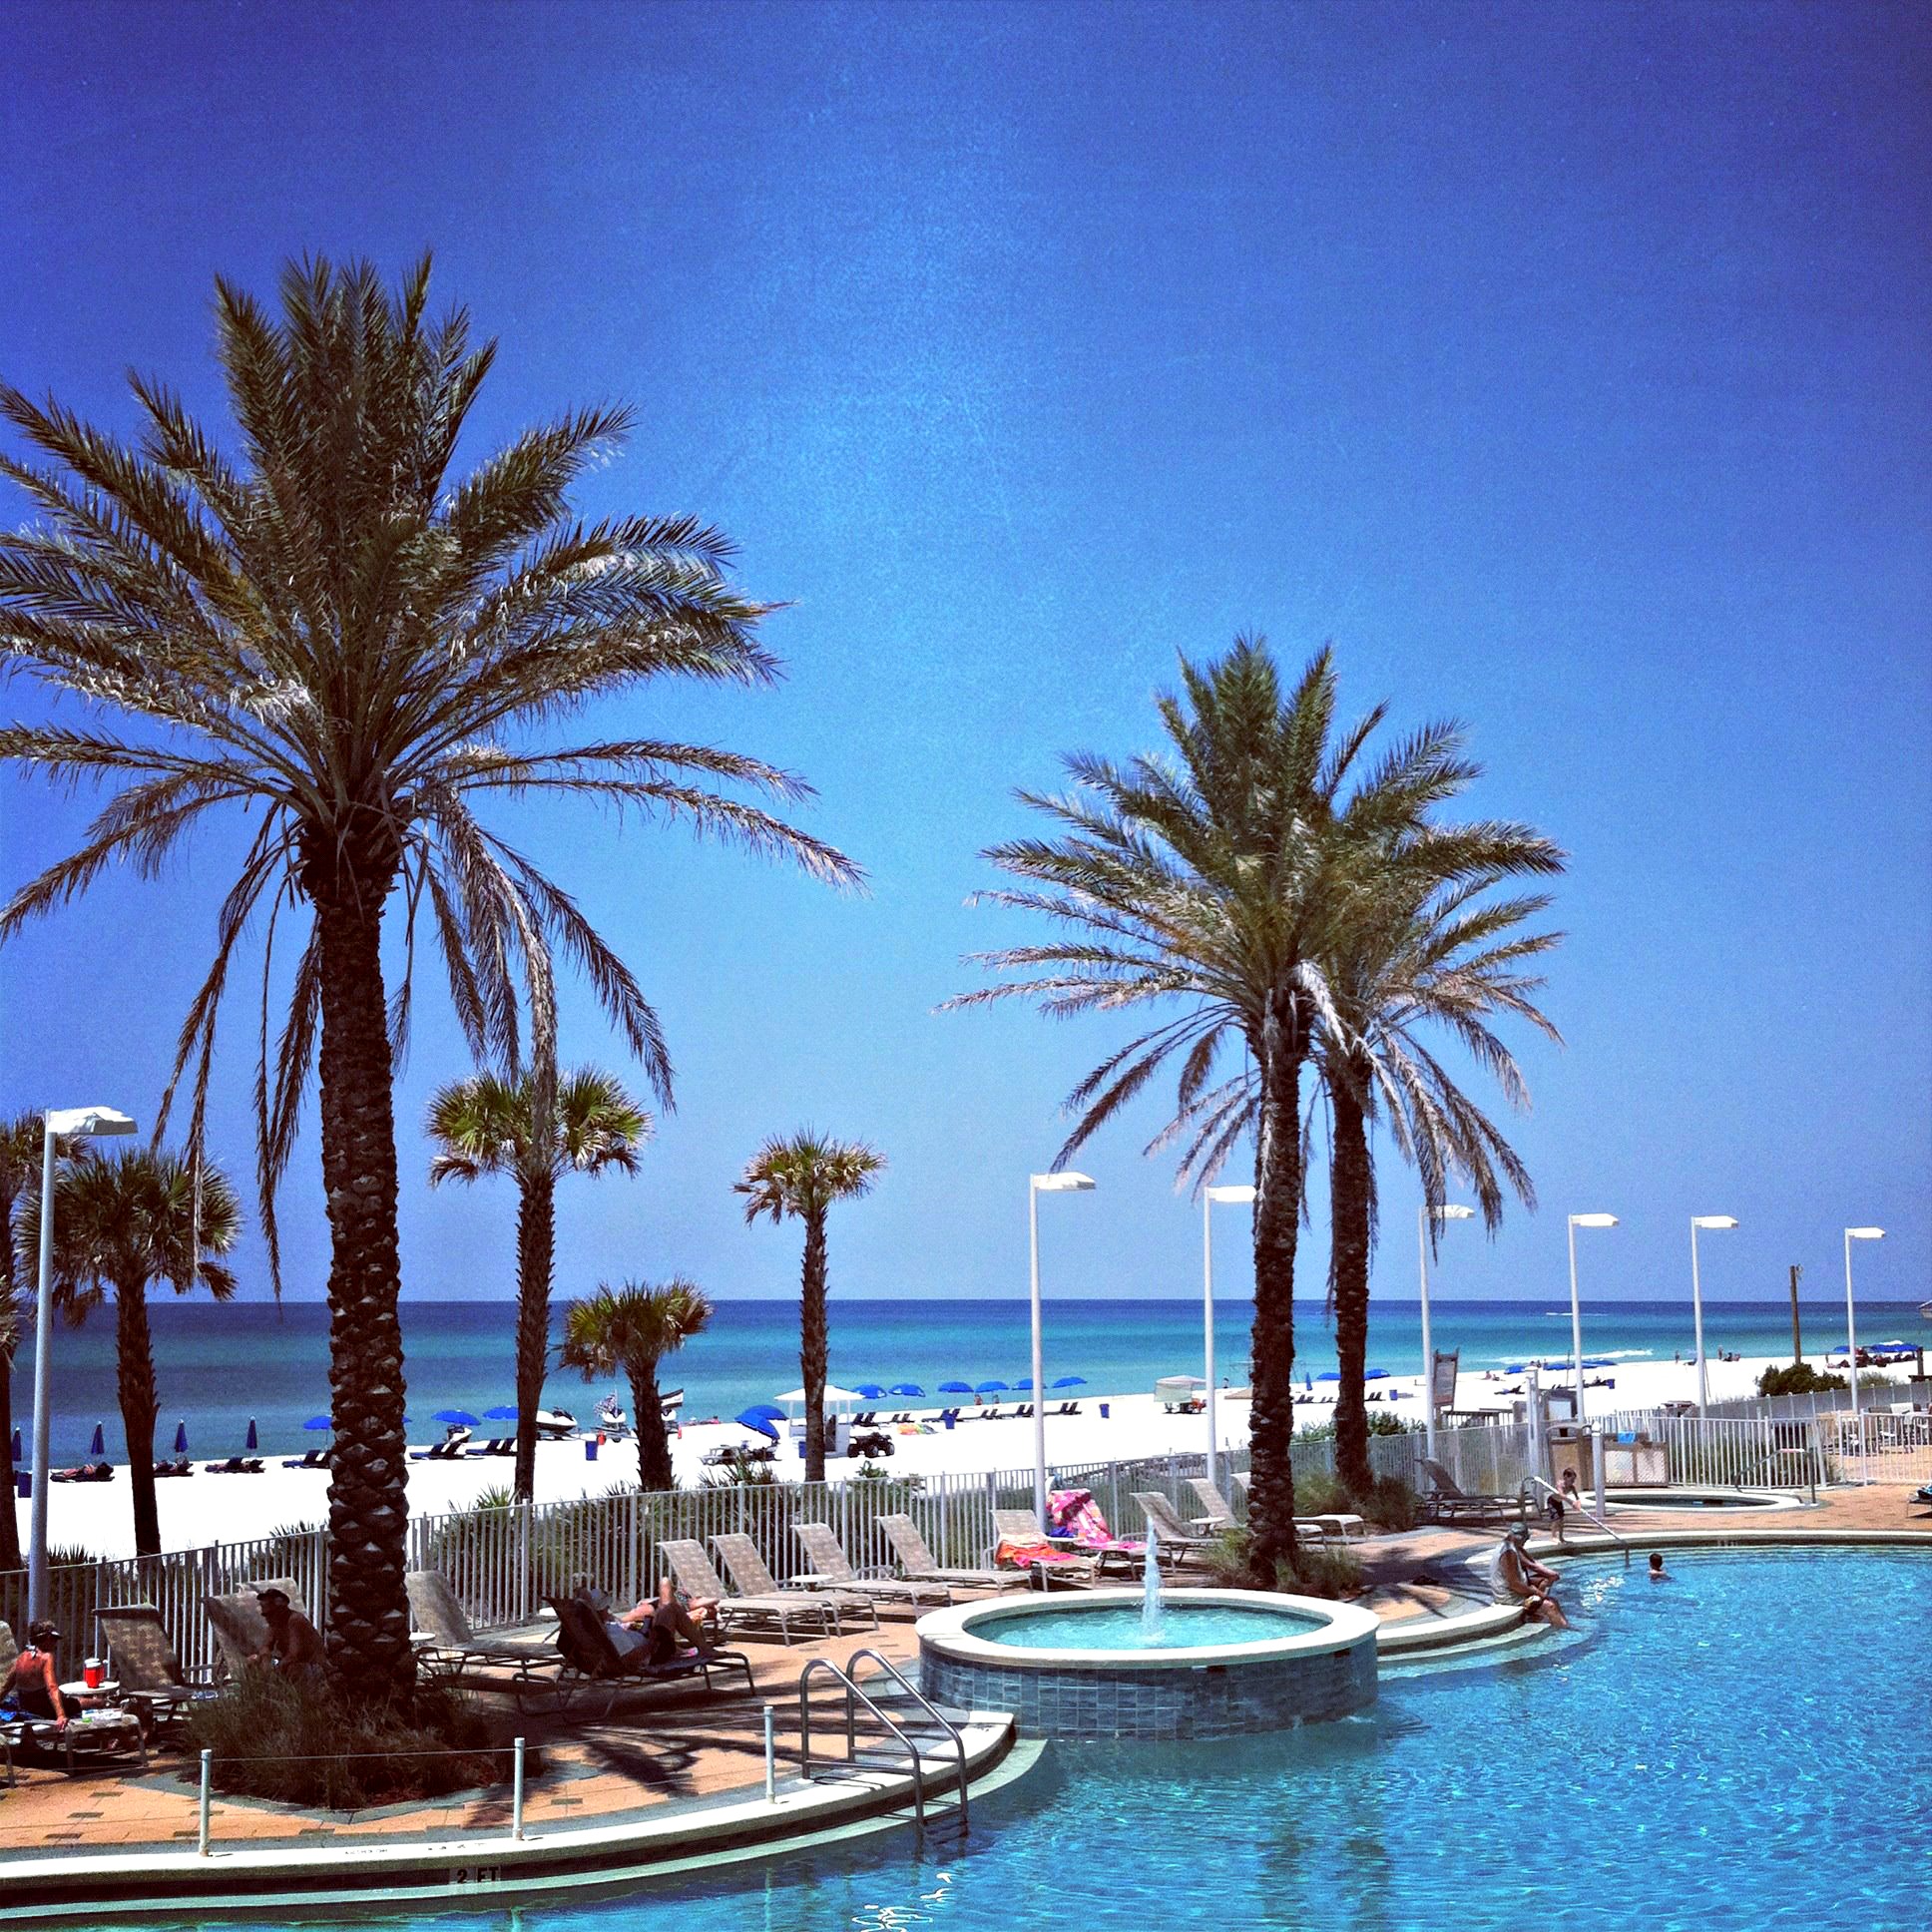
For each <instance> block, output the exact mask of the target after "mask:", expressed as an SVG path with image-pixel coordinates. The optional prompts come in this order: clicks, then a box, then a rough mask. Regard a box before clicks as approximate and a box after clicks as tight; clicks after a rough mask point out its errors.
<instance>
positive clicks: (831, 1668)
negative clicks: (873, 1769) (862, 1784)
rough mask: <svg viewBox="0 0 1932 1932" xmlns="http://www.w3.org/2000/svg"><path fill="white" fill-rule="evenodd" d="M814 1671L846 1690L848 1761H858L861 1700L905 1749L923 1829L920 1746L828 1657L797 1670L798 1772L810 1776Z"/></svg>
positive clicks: (916, 1813) (915, 1811) (923, 1777)
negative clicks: (856, 1708)
mask: <svg viewBox="0 0 1932 1932" xmlns="http://www.w3.org/2000/svg"><path fill="white" fill-rule="evenodd" d="M814 1671H823V1672H824V1673H825V1675H826V1676H827V1677H828V1678H830V1679H831V1680H832V1682H833V1683H834V1684H837V1685H839V1686H841V1687H842V1688H843V1690H844V1691H845V1751H846V1756H847V1759H848V1761H850V1762H852V1763H856V1762H857V1761H858V1741H857V1729H856V1720H855V1718H854V1716H853V1711H852V1706H853V1704H854V1703H855V1702H856V1703H862V1704H863V1705H864V1706H865V1707H866V1709H867V1710H869V1711H870V1712H871V1713H872V1715H873V1716H874V1717H876V1718H877V1719H878V1720H879V1722H880V1723H881V1724H883V1725H884V1726H885V1728H886V1729H887V1730H888V1731H889V1732H890V1733H891V1734H892V1736H893V1738H894V1739H895V1740H896V1741H897V1742H898V1744H899V1745H900V1747H901V1748H902V1749H903V1750H904V1751H905V1754H906V1756H907V1758H908V1759H909V1760H910V1761H911V1765H912V1815H913V1819H914V1821H915V1822H916V1823H917V1824H918V1826H919V1828H920V1830H922V1831H923V1830H924V1829H925V1825H926V1775H925V1768H924V1766H923V1765H922V1764H921V1763H920V1761H919V1746H918V1745H917V1744H915V1743H914V1742H913V1741H912V1739H911V1738H910V1737H908V1736H907V1735H906V1734H905V1732H904V1731H903V1730H902V1729H901V1728H900V1727H899V1725H898V1724H897V1723H896V1722H895V1721H894V1719H893V1717H892V1715H891V1713H890V1712H888V1711H885V1710H882V1709H880V1708H879V1706H878V1705H877V1704H876V1703H874V1702H873V1701H872V1699H871V1698H870V1697H868V1696H867V1695H866V1694H865V1692H864V1691H862V1690H861V1689H860V1688H859V1687H858V1686H857V1685H856V1684H854V1683H853V1682H852V1680H851V1679H850V1678H848V1677H847V1676H846V1675H845V1673H844V1672H843V1671H841V1670H840V1669H839V1668H838V1666H837V1665H836V1664H834V1663H833V1662H832V1661H831V1659H830V1658H828V1657H815V1658H813V1659H812V1660H811V1662H810V1663H809V1664H807V1665H806V1666H805V1668H804V1669H803V1670H802V1671H800V1672H799V1673H798V1770H799V1774H800V1775H801V1776H803V1777H809V1776H810V1775H811V1677H812V1673H813V1672H814Z"/></svg>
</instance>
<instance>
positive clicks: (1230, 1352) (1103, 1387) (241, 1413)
mask: <svg viewBox="0 0 1932 1932" xmlns="http://www.w3.org/2000/svg"><path fill="white" fill-rule="evenodd" d="M1252 1313H1253V1310H1252V1308H1251V1307H1250V1306H1249V1305H1248V1304H1246V1303H1243V1302H1238V1301H1226V1302H1222V1303H1220V1304H1219V1305H1218V1307H1217V1310H1216V1316H1217V1318H1216V1321H1215V1344H1214V1345H1215V1352H1216V1356H1217V1359H1216V1363H1215V1370H1216V1379H1219V1378H1221V1377H1226V1378H1229V1379H1231V1380H1232V1381H1234V1382H1236V1383H1239V1382H1242V1381H1245V1380H1246V1379H1247V1352H1248V1341H1247V1330H1248V1323H1249V1321H1250V1320H1251V1318H1252ZM153 1314H154V1330H155V1353H156V1360H157V1372H158V1378H159V1381H160V1385H161V1402H162V1420H161V1426H160V1428H159V1429H158V1431H157V1439H158V1444H159V1445H160V1446H162V1447H164V1448H165V1447H166V1446H167V1445H169V1444H171V1443H172V1442H173V1440H174V1433H175V1428H176V1425H177V1423H178V1422H186V1423H187V1425H188V1432H189V1443H190V1446H191V1449H192V1450H193V1452H194V1453H195V1454H196V1455H223V1454H227V1453H228V1452H229V1451H231V1450H233V1449H236V1448H239V1447H240V1446H241V1444H242V1440H243V1437H244V1435H245V1432H246V1429H247V1425H248V1422H249V1420H250V1418H252V1419H253V1420H254V1421H255V1423H256V1426H257V1429H258V1432H259V1437H260V1442H261V1446H262V1449H263V1450H264V1451H265V1452H274V1453H282V1454H285V1453H288V1452H290V1451H294V1450H299V1449H305V1448H312V1447H313V1446H315V1445H316V1444H317V1443H319V1442H324V1441H326V1440H327V1438H326V1437H325V1436H322V1435H320V1434H316V1433H304V1431H303V1428H302V1424H303V1423H304V1421H306V1420H307V1419H308V1418H309V1417H310V1416H312V1415H315V1414H318V1413H321V1412H323V1411H325V1410H326V1409H327V1408H328V1317H327V1311H326V1310H325V1309H324V1308H322V1307H320V1306H318V1305H316V1304H313V1303H289V1304H287V1305H285V1306H282V1307H280V1308H277V1307H275V1306H274V1305H272V1304H270V1303H258V1302H237V1303H231V1304H230V1305H229V1306H227V1307H218V1306H215V1305H213V1304H209V1303H196V1302H156V1303H155V1304H154V1308H153ZM1295 1316H1296V1337H1297V1339H1296V1369H1297V1373H1300V1372H1302V1371H1305V1372H1307V1373H1309V1374H1319V1373H1320V1372H1321V1371H1322V1370H1323V1369H1324V1368H1332V1367H1333V1366H1334V1361H1335V1353H1334V1335H1333V1330H1332V1328H1331V1326H1330V1324H1329V1323H1328V1322H1327V1321H1326V1319H1325V1318H1324V1316H1323V1313H1322V1306H1321V1303H1320V1302H1319V1301H1312V1302H1308V1303H1305V1304H1302V1303H1297V1304H1296V1309H1295ZM1801 1318H1802V1325H1803V1336H1804V1346H1805V1349H1806V1351H1807V1352H1808V1353H1814V1354H1815V1353H1819V1352H1822V1351H1823V1350H1824V1349H1826V1348H1829V1347H1831V1346H1833V1345H1834V1344H1836V1343H1840V1342H1842V1341H1843V1340H1844V1338H1845V1311H1844V1306H1843V1304H1842V1303H1839V1304H1837V1305H1836V1306H1835V1307H1834V1306H1833V1305H1832V1304H1830V1303H1805V1304H1804V1305H1803V1306H1802V1309H1801ZM1433 1326H1434V1339H1435V1343H1436V1346H1437V1347H1438V1348H1456V1349H1460V1350H1461V1352H1462V1360H1463V1365H1464V1367H1465V1368H1474V1369H1483V1368H1491V1367H1494V1368H1502V1367H1507V1366H1508V1365H1509V1364H1510V1363H1511V1362H1517V1361H1523V1360H1526V1359H1528V1358H1530V1357H1533V1356H1546V1357H1557V1356H1563V1355H1567V1353H1568V1352H1569V1339H1570V1311H1569V1307H1568V1305H1567V1304H1565V1303H1559V1302H1558V1301H1556V1300H1554V1299H1552V1300H1544V1301H1521V1300H1513V1301H1465V1300H1442V1301H1438V1302H1437V1303H1436V1305H1435V1309H1434V1322H1433ZM1704 1332H1705V1338H1706V1341H1707V1342H1708V1345H1709V1347H1710V1348H1711V1350H1712V1352H1713V1353H1714V1352H1716V1351H1717V1350H1719V1349H1721V1350H1724V1351H1726V1352H1730V1353H1735V1354H1741V1355H1775V1356H1782V1355H1788V1354H1789V1352H1790V1347H1791V1310H1790V1303H1789V1302H1788V1301H1721V1302H1719V1301H1713V1302H1708V1303H1706V1304H1705V1308H1704ZM1858 1334H1859V1339H1860V1341H1861V1342H1878V1341H1888V1340H1891V1339H1893V1338H1894V1337H1898V1338H1902V1339H1905V1340H1907V1341H1911V1342H1927V1343H1932V1324H1928V1323H1926V1322H1924V1321H1921V1320H1920V1318H1919V1314H1918V1309H1917V1305H1916V1304H1915V1303H1911V1302H1880V1301H1873V1302H1868V1303H1863V1304H1861V1305H1860V1307H1859V1310H1858ZM1045 1335H1046V1363H1047V1367H1046V1377H1047V1380H1048V1381H1049V1382H1052V1381H1054V1380H1055V1379H1056V1378H1058V1377H1060V1376H1062V1375H1079V1376H1082V1377H1084V1378H1085V1380H1086V1383H1087V1386H1088V1389H1089V1390H1090V1391H1091V1392H1092V1393H1094V1394H1114V1393H1121V1394H1125V1393H1133V1392H1146V1391H1149V1390H1151V1389H1152V1388H1153V1386H1154V1382H1155V1379H1156V1378H1157V1377H1158V1376H1162V1375H1180V1374H1199V1373H1200V1372H1201V1366H1202V1341H1203V1337H1202V1320H1201V1304H1200V1303H1199V1302H1198V1301H1166V1300H1163V1301H1143V1300H1118V1301H1101V1300H1092V1301H1049V1302H1048V1303H1047V1304H1046V1311H1045ZM511 1336H512V1309H511V1307H510V1305H509V1304H508V1303H507V1302H504V1301H415V1302H405V1303H404V1304H403V1348H404V1356H405V1372H406V1375H407V1378H408V1389H409V1414H410V1436H411V1440H413V1441H426V1440H430V1439H432V1438H434V1437H435V1436H437V1435H439V1434H440V1433H441V1429H440V1425H439V1424H437V1423H436V1422H434V1421H432V1420H431V1417H432V1414H433V1412H434V1411H435V1410H437V1409H442V1408H456V1409H467V1410H468V1411H470V1412H471V1413H472V1414H474V1415H478V1416H480V1415H482V1414H483V1412H484V1410H486V1409H488V1408H492V1407H495V1406H497V1405H498V1404H502V1403H508V1402H510V1401H511V1400H512V1399H513V1395H514V1391H513V1386H512V1380H511V1359H512V1340H511ZM1584 1348H1585V1351H1586V1353H1587V1354H1589V1355H1592V1356H1599V1355H1603V1356H1611V1357H1615V1358H1618V1359H1631V1360H1643V1359H1657V1358H1662V1359H1663V1360H1666V1361H1669V1360H1670V1359H1671V1358H1672V1357H1673V1356H1674V1355H1675V1354H1677V1353H1679V1352H1680V1351H1681V1352H1683V1353H1684V1354H1685V1355H1687V1356H1688V1355H1689V1354H1690V1353H1691V1305H1690V1300H1689V1297H1686V1298H1685V1299H1684V1300H1682V1301H1623V1302H1615V1301H1606V1302H1599V1303H1593V1304H1590V1305H1588V1306H1587V1307H1586V1309H1585V1315H1584ZM52 1355H53V1362H54V1377H53V1386H54V1412H55V1425H54V1436H53V1452H54V1459H55V1461H56V1463H57V1464H60V1463H69V1462H76V1461H79V1460H80V1458H81V1457H82V1456H83V1454H84V1453H85V1452H86V1451H87V1449H88V1446H89V1442H90V1440H91V1438H92V1435H93V1431H94V1427H95V1424H96V1423H97V1422H98V1423H100V1424H102V1425H103V1436H104V1439H105V1445H106V1452H107V1454H108V1456H109V1457H110V1458H111V1459H113V1460H116V1461H119V1460H123V1459H124V1452H123V1443H122V1438H121V1430H120V1422H119V1417H118V1412H117V1409H116V1406H115V1394H114V1329H113V1322H112V1319H111V1316H107V1315H105V1314H104V1315H103V1316H97V1318H96V1321H95V1323H94V1324H92V1325H90V1326H89V1327H87V1328H83V1329H80V1330H75V1329H70V1328H66V1327H63V1326H57V1327H56V1329H55V1332H54V1345H53V1349H52ZM1369 1359H1370V1361H1371V1363H1373V1364H1374V1365H1375V1366H1378V1367H1382V1368H1386V1369H1388V1370H1389V1371H1390V1373H1391V1374H1397V1375H1401V1374H1416V1373H1419V1372H1420V1370H1421V1367H1422V1335H1421V1323H1420V1318H1419V1315H1418V1312H1417V1309H1416V1305H1415V1303H1414V1301H1412V1300H1409V1301H1393V1300H1391V1301H1377V1302H1375V1303H1373V1304H1372V1306H1371V1313H1370V1323H1369ZM831 1371H832V1378H833V1380H834V1381H837V1382H842V1383H844V1384H845V1385H846V1386H848V1387H849V1386H852V1385H855V1384H857V1383H861V1382H876V1383H879V1384H882V1385H885V1386H888V1387H889V1386H890V1385H891V1384H892V1383H894V1382H917V1383H919V1384H920V1385H921V1386H922V1387H924V1388H925V1389H926V1390H927V1391H928V1392H929V1393H932V1392H936V1390H937V1388H938V1385H939V1384H940V1383H941V1382H946V1381H965V1382H971V1383H979V1382H985V1381H1006V1382H1014V1381H1017V1380H1018V1379H1019V1378H1020V1377H1022V1376H1024V1375H1026V1374H1027V1373H1028V1324H1027V1304H1026V1303H1025V1302H1024V1301H1018V1300H1015V1301H915V1300H896V1301H861V1300H840V1299H837V1298H834V1300H833V1302H832V1307H831ZM664 1382H665V1386H666V1387H667V1388H670V1387H676V1386H679V1385H682V1386H683V1387H684V1388H685V1390H686V1391H687V1395H686V1402H685V1411H684V1412H685V1416H686V1419H687V1420H698V1419H700V1418H703V1417H706V1416H712V1415H722V1416H731V1415H734V1414H736V1413H737V1411H738V1410H739V1409H741V1408H744V1407H746V1406H747V1405H749V1404H750V1403H753V1402H763V1401H768V1400H769V1399H770V1398H771V1397H772V1396H773V1395H775V1394H780V1393H782V1392H783V1391H784V1390H786V1389H790V1388H795V1387H796V1386H797V1382H798V1348H797V1311H796V1307H795V1305H794V1304H793V1303H791V1302H788V1301H722V1302H720V1303H719V1305H718V1312H717V1315H716V1317H715V1318H714V1320H713V1322H712V1325H711V1327H710V1328H709V1329H708V1330H707V1331H706V1332H705V1333H704V1334H703V1335H701V1336H699V1337H698V1339H697V1340H696V1341H694V1342H693V1343H692V1344H691V1345H690V1346H689V1347H688V1348H687V1349H686V1350H685V1351H684V1353H683V1354H682V1355H679V1356H677V1357H675V1358H674V1359H673V1360H672V1361H670V1362H668V1363H667V1364H666V1367H665V1375H664ZM611 1387H612V1385H611V1384H610V1383H608V1382H605V1383H598V1384H593V1385H589V1386H587V1385H586V1384H585V1383H583V1382H582V1381H580V1380H579V1379H578V1378H577V1377H576V1376H575V1375H574V1374H567V1373H564V1372H562V1371H560V1370H556V1369H554V1368H553V1370H552V1372H551V1376H550V1380H549V1383H548V1385H547V1388H546V1391H545V1399H546V1401H547V1402H548V1403H549V1404H551V1405H553V1406H560V1407H563V1408H567V1409H570V1410H572V1411H573V1412H574V1413H575V1414H576V1415H577V1416H578V1417H579V1418H580V1419H585V1420H588V1419H589V1417H590V1415H591V1413H592V1407H593V1404H594V1403H595V1401H596V1399H597V1398H598V1397H599V1396H600V1395H604V1394H607V1393H609V1392H610V1390H611ZM32 1393H33V1381H32V1347H31V1344H30V1345H29V1346H28V1347H27V1348H24V1349H23V1350H22V1351H21V1354H20V1357H19V1359H18V1360H17V1362H16V1363H15V1369H14V1379H13V1403H14V1419H15V1421H16V1423H18V1424H19V1425H20V1426H21V1427H22V1429H23V1432H24V1430H25V1426H26V1423H27V1419H28V1416H29V1414H30V1405H31V1402H32ZM625 1399H626V1403H627V1406H628V1396H627V1397H626V1398H625ZM935 1399H937V1398H936V1396H935Z"/></svg>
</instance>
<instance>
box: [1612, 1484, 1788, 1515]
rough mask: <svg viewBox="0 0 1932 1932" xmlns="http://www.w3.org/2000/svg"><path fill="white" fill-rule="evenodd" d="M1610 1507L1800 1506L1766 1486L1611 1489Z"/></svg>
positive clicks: (1775, 1508)
mask: <svg viewBox="0 0 1932 1932" xmlns="http://www.w3.org/2000/svg"><path fill="white" fill-rule="evenodd" d="M1610 1507H1611V1510H1612V1513H1613V1514H1614V1513H1615V1512H1616V1511H1618V1510H1791V1509H1802V1508H1803V1507H1804V1504H1803V1501H1802V1500H1801V1499H1800V1498H1798V1497H1796V1496H1786V1495H1779V1494H1778V1493H1777V1492H1776V1491H1774V1490H1768V1489H1614V1490H1612V1491H1611V1493H1610Z"/></svg>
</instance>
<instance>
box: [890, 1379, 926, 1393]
mask: <svg viewBox="0 0 1932 1932" xmlns="http://www.w3.org/2000/svg"><path fill="white" fill-rule="evenodd" d="M892 1393H893V1394H894V1395H923V1394H925V1390H924V1389H922V1388H921V1387H920V1386H919V1384H918V1383H917V1382H894V1383H893V1384H892Z"/></svg>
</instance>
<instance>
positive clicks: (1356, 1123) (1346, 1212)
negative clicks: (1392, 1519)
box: [1328, 1079, 1374, 1498]
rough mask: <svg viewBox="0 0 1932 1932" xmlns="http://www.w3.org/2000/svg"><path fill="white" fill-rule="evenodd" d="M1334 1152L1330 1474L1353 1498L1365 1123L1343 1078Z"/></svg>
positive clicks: (1361, 1442) (1368, 1474) (1359, 1430)
mask: <svg viewBox="0 0 1932 1932" xmlns="http://www.w3.org/2000/svg"><path fill="white" fill-rule="evenodd" d="M1329 1101H1330V1104H1331V1105H1332V1106H1333V1108H1334V1112H1335V1153H1334V1162H1333V1167H1332V1171H1331V1173H1330V1175H1329V1188H1328V1193H1329V1227H1330V1235H1329V1253H1330V1257H1331V1258H1330V1263H1329V1265H1330V1266H1331V1267H1332V1269H1333V1270H1334V1283H1335V1355H1336V1358H1337V1365H1338V1366H1339V1368H1340V1369H1341V1390H1340V1393H1339V1395H1338V1396H1337V1397H1336V1400H1335V1473H1336V1475H1338V1476H1339V1477H1340V1478H1341V1480H1342V1482H1343V1483H1344V1484H1345V1485H1346V1486H1347V1488H1348V1489H1349V1491H1350V1493H1351V1494H1353V1495H1354V1496H1356V1497H1358V1498H1359V1497H1361V1496H1364V1495H1366V1494H1367V1492H1368V1489H1369V1487H1370V1485H1371V1484H1372V1483H1373V1481H1374V1475H1373V1472H1372V1471H1371V1470H1370V1469H1369V1466H1368V1402H1367V1395H1366V1389H1365V1385H1364V1381H1363V1376H1364V1371H1365V1370H1366V1368H1367V1365H1368V1219H1369V1212H1368V1205H1369V1182H1370V1174H1369V1165H1368V1124H1367V1122H1366V1121H1365V1120H1364V1119H1363V1117H1362V1108H1361V1102H1360V1100H1359V1099H1358V1098H1357V1096H1356V1095H1355V1094H1354V1093H1352V1092H1351V1091H1349V1088H1348V1084H1347V1081H1346V1079H1342V1080H1337V1081H1335V1082H1334V1083H1333V1084H1332V1087H1331V1090H1330V1093H1329Z"/></svg>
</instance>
